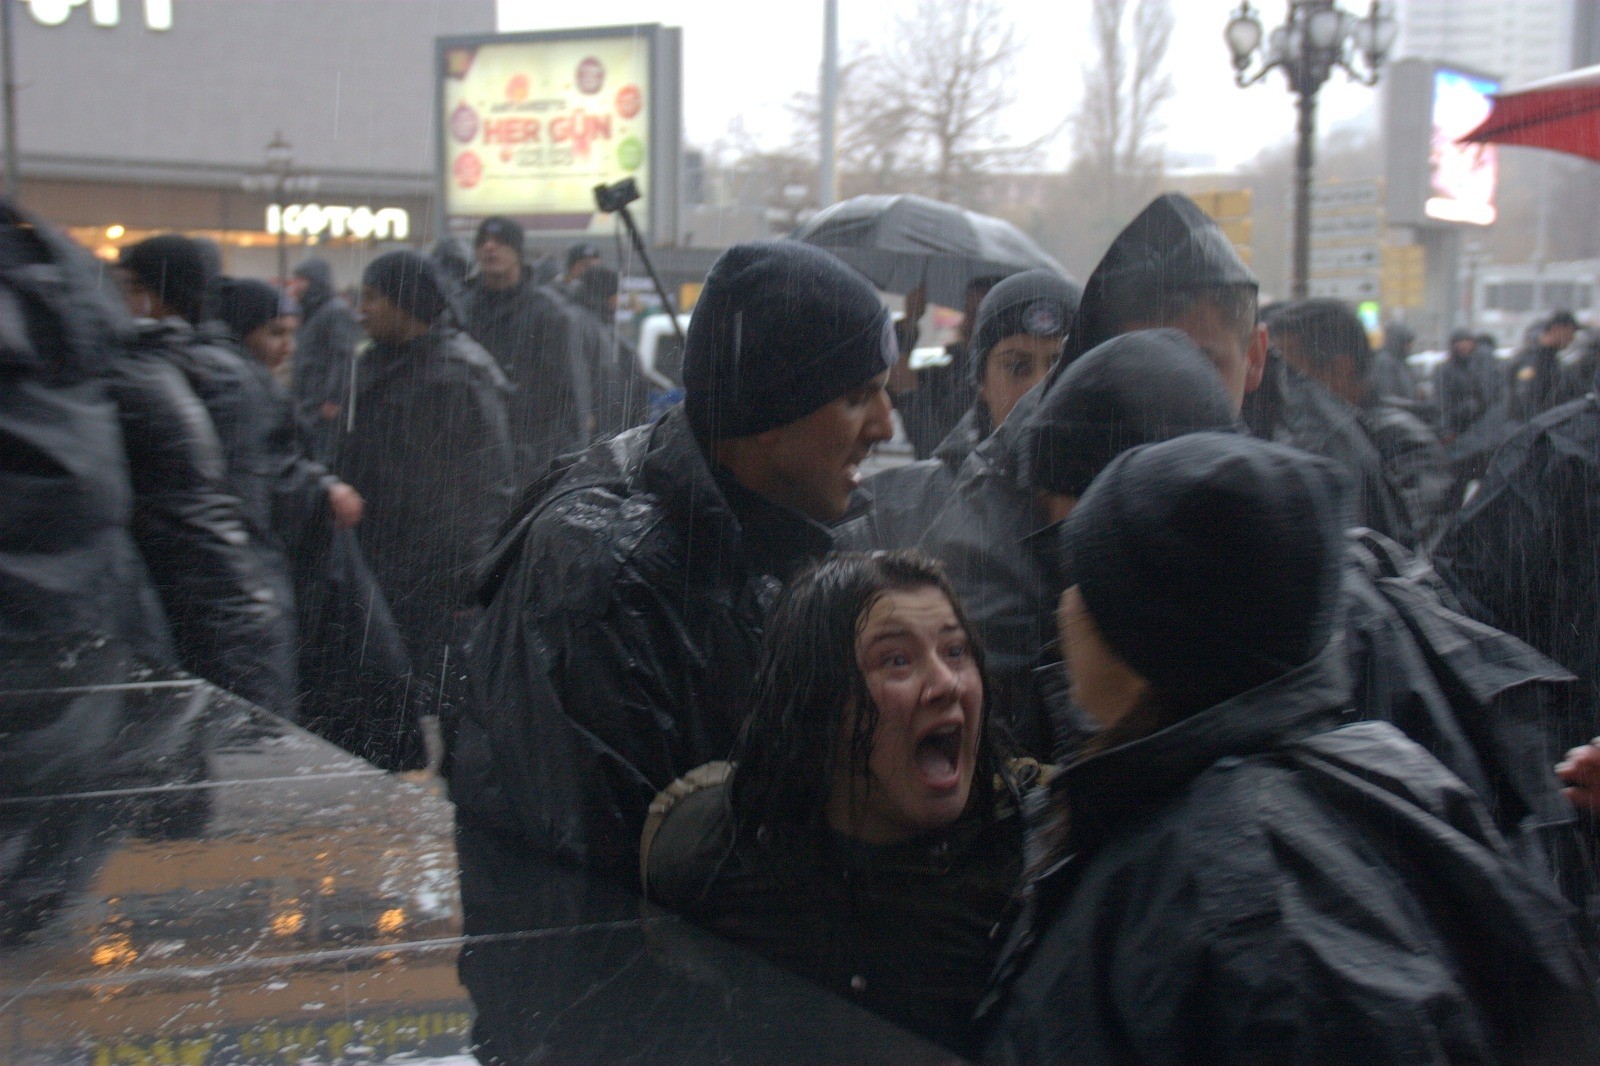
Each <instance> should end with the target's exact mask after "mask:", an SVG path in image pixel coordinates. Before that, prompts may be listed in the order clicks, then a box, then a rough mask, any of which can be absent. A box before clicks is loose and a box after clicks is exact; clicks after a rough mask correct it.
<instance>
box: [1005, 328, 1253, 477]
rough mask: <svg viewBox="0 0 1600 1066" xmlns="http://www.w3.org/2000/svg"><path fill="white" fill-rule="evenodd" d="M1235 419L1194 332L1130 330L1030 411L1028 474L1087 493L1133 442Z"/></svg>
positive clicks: (1025, 432)
mask: <svg viewBox="0 0 1600 1066" xmlns="http://www.w3.org/2000/svg"><path fill="white" fill-rule="evenodd" d="M1233 424H1234V417H1233V404H1232V401H1231V400H1230V399H1229V397H1228V390H1227V389H1226V388H1224V387H1223V384H1222V378H1221V376H1220V375H1219V374H1218V373H1217V370H1216V367H1214V366H1213V365H1212V363H1211V360H1209V359H1207V358H1206V356H1205V353H1204V352H1202V351H1201V350H1200V349H1199V348H1198V347H1197V346H1196V345H1195V343H1194V341H1192V340H1190V339H1189V338H1188V336H1187V335H1185V334H1183V333H1180V332H1178V331H1177V330H1175V329H1152V330H1140V331H1138V332H1135V333H1125V334H1123V335H1122V336H1120V337H1115V338H1113V339H1111V340H1109V341H1106V342H1105V343H1104V344H1102V345H1100V346H1099V347H1098V348H1096V349H1094V350H1093V351H1091V352H1089V353H1088V354H1087V355H1085V356H1083V357H1082V358H1081V359H1079V360H1078V361H1077V362H1075V363H1073V364H1072V365H1071V366H1069V367H1067V369H1066V370H1065V371H1063V372H1062V374H1061V376H1060V377H1059V378H1057V379H1056V380H1055V381H1054V382H1053V383H1052V384H1051V385H1050V390H1049V391H1048V392H1046V393H1045V394H1044V396H1043V397H1041V398H1040V400H1039V404H1038V406H1037V407H1035V408H1034V409H1033V410H1032V411H1031V412H1029V413H1028V416H1027V421H1026V422H1024V423H1023V427H1022V447H1021V462H1022V471H1023V473H1022V476H1023V478H1024V480H1025V481H1026V483H1027V484H1028V486H1029V487H1031V488H1035V489H1042V490H1044V491H1045V492H1054V493H1058V494H1060V495H1063V496H1082V495H1083V494H1084V491H1085V490H1087V489H1088V487H1089V483H1090V482H1091V481H1093V480H1094V479H1095V477H1096V476H1097V475H1098V474H1099V473H1100V471H1102V470H1104V469H1105V468H1106V466H1107V465H1108V464H1109V463H1110V462H1111V460H1113V459H1115V458H1116V457H1117V456H1119V455H1121V454H1122V453H1123V452H1125V451H1127V450H1128V449H1130V448H1136V447H1138V446H1139V445H1141V444H1151V443H1154V442H1155V441H1162V440H1170V439H1171V438H1173V437H1178V436H1182V435H1183V434H1185V433H1198V432H1201V431H1204V430H1216V431H1226V430H1228V429H1229V428H1230V427H1232V426H1233Z"/></svg>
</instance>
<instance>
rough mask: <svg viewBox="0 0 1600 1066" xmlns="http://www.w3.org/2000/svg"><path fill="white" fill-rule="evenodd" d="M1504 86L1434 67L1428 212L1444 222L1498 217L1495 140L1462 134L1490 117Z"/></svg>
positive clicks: (1488, 221) (1484, 222)
mask: <svg viewBox="0 0 1600 1066" xmlns="http://www.w3.org/2000/svg"><path fill="white" fill-rule="evenodd" d="M1499 91H1500V83H1499V82H1498V81H1495V80H1494V79H1492V78H1485V77H1481V76H1479V75H1475V74H1467V73H1464V72H1462V71H1459V70H1450V69H1448V68H1445V67H1440V68H1438V69H1436V70H1435V71H1434V72H1433V115H1432V119H1433V121H1432V134H1431V137H1430V138H1429V146H1428V198H1427V201H1426V202H1425V203H1424V205H1423V211H1424V213H1425V214H1426V215H1427V216H1428V217H1429V218H1432V219H1437V220H1439V221H1440V222H1466V223H1470V224H1472V225H1476V226H1487V225H1489V224H1491V223H1492V222H1494V220H1495V213H1496V212H1495V202H1494V196H1495V181H1496V179H1497V177H1498V159H1497V156H1496V153H1495V148H1494V145H1492V144H1461V143H1460V142H1459V139H1460V138H1461V137H1464V136H1465V135H1467V134H1468V133H1471V132H1472V131H1473V130H1474V129H1476V128H1477V127H1478V126H1479V125H1480V124H1482V122H1483V120H1484V119H1486V118H1488V117H1489V110H1490V108H1491V107H1492V106H1493V101H1492V100H1491V99H1490V98H1491V97H1492V96H1493V95H1494V94H1495V93H1497V92H1499Z"/></svg>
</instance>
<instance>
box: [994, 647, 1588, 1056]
mask: <svg viewBox="0 0 1600 1066" xmlns="http://www.w3.org/2000/svg"><path fill="white" fill-rule="evenodd" d="M1336 644H1337V642H1335V643H1334V644H1331V645H1330V646H1329V649H1327V650H1325V651H1324V652H1323V654H1322V655H1321V656H1319V658H1318V659H1315V660H1313V661H1312V662H1311V663H1309V664H1307V665H1306V666H1303V667H1301V668H1299V669H1297V670H1295V671H1293V672H1291V673H1289V674H1287V675H1285V676H1283V677H1282V678H1279V679H1277V680H1276V681H1273V682H1270V683H1268V684H1266V685H1263V686H1261V687H1259V688H1257V689H1255V690H1253V691H1250V692H1247V693H1244V694H1242V695H1240V696H1237V697H1235V698H1233V699H1231V700H1228V701H1226V702H1224V703H1222V704H1219V705H1217V706H1215V707H1212V708H1210V709H1209V710H1206V711H1203V712H1201V713H1200V714H1197V715H1195V716H1193V717H1191V718H1188V719H1186V720H1184V721H1181V722H1179V723H1177V724H1176V725H1173V726H1171V727H1169V728H1167V729H1164V730H1161V731H1159V732H1157V733H1154V734H1152V735H1149V736H1146V737H1144V738H1142V739H1139V740H1135V741H1132V742H1130V743H1126V744H1123V745H1120V746H1118V747H1115V748H1112V749H1111V750H1108V751H1105V752H1103V753H1100V754H1097V755H1094V756H1092V757H1090V758H1086V759H1084V760H1082V761H1080V762H1078V763H1076V764H1074V765H1072V766H1069V767H1067V768H1066V769H1064V770H1063V771H1062V772H1061V773H1060V774H1059V775H1057V777H1056V778H1055V780H1054V781H1053V782H1052V784H1051V786H1050V791H1051V801H1050V803H1051V811H1052V815H1053V816H1055V817H1059V818H1064V819H1065V820H1066V822H1065V826H1064V838H1063V837H1062V836H1058V837H1057V839H1056V846H1055V848H1054V849H1053V850H1051V851H1049V852H1048V853H1047V854H1046V855H1044V856H1043V857H1042V859H1041V863H1042V865H1043V868H1044V869H1045V872H1044V873H1043V874H1042V876H1040V877H1039V878H1037V879H1036V880H1035V881H1034V882H1033V883H1032V884H1031V886H1030V887H1029V888H1028V890H1027V893H1026V900H1027V903H1026V905H1025V908H1024V915H1023V917H1022V918H1021V919H1019V922H1018V925H1017V928H1016V930H1015V932H1014V933H1013V936H1012V939H1011V942H1010V944H1009V945H1008V947H1007V951H1006V954H1005V957H1004V958H1003V959H1002V961H1001V963H1000V965H999V967H998V968H997V981H998V988H999V992H998V995H997V999H996V1001H995V1002H993V1003H990V1004H989V1005H988V1010H987V1012H986V1014H987V1016H988V1017H990V1018H992V1019H994V1023H995V1025H994V1029H993V1032H992V1036H991V1039H990V1041H989V1044H988V1056H987V1057H988V1059H989V1061H991V1062H996V1063H1048V1062H1060V1063H1089V1062H1093V1063H1145V1064H1159V1063H1173V1064H1185V1066H1189V1064H1196V1063H1230V1064H1231V1063H1262V1064H1266V1063H1284V1062H1298V1063H1330V1064H1331V1063H1347V1062H1361V1063H1416V1062H1453V1063H1525V1062H1592V1061H1596V1060H1597V1057H1600V1003H1597V1001H1596V991H1595V973H1594V967H1593V961H1592V958H1591V956H1590V954H1589V951H1588V949H1587V948H1586V947H1584V946H1582V945H1581V944H1580V941H1579V938H1578V935H1577V933H1576V932H1575V928H1574V925H1573V923H1572V921H1571V918H1570V915H1569V912H1568V911H1567V910H1566V909H1565V907H1564V905H1563V904H1562V903H1561V902H1560V901H1559V900H1558V899H1557V898H1555V896H1554V895H1553V893H1552V892H1551V890H1550V889H1549V888H1548V887H1546V886H1545V885H1543V884H1542V883H1541V882H1540V881H1539V880H1538V879H1537V878H1535V877H1533V876H1531V875H1529V874H1528V873H1527V872H1525V871H1524V870H1523V869H1522V867H1520V866H1519V865H1518V864H1517V863H1516V862H1515V861H1513V860H1512V858H1511V856H1510V855H1509V854H1508V852H1507V851H1506V848H1505V844H1504V842H1503V841H1502V840H1501V838H1500V836H1499V834H1498V833H1497V832H1496V831H1495V829H1494V827H1493V825H1492V824H1491V823H1490V821H1489V819H1488V817H1487V816H1486V814H1485V812H1484V810H1483V808H1482V806H1481V805H1480V804H1479V803H1478V800H1477V798H1476V797H1475V796H1474V795H1472V793H1471V792H1470V791H1468V790H1467V789H1466V788H1464V787H1463V786H1462V784H1461V783H1460V781H1458V780H1457V779H1456V778H1455V777H1454V776H1453V775H1452V774H1450V773H1448V772H1447V771H1446V770H1445V769H1444V768H1443V767H1442V766H1440V765H1439V763H1438V762H1437V761H1436V760H1434V759H1433V758H1432V757H1431V756H1429V755H1428V754H1427V753H1426V752H1424V751H1422V750H1421V749H1420V748H1418V747H1417V746H1416V745H1414V744H1412V743H1411V742H1410V741H1408V740H1406V739H1405V738H1404V737H1402V736H1401V735H1400V734H1399V733H1398V732H1397V731H1396V730H1395V729H1394V728H1393V727H1391V726H1389V725H1387V724H1384V723H1380V722H1363V723H1358V724H1354V725H1343V724H1341V723H1342V711H1343V708H1344V707H1345V705H1346V704H1345V685H1344V683H1343V680H1342V677H1341V676H1340V674H1341V671H1340V670H1339V668H1338V666H1337V662H1338V660H1339V658H1340V657H1341V655H1342V650H1341V649H1339V648H1337V647H1336ZM1055 830H1056V832H1057V833H1058V834H1059V833H1061V832H1063V827H1062V826H1060V825H1058V826H1056V827H1055Z"/></svg>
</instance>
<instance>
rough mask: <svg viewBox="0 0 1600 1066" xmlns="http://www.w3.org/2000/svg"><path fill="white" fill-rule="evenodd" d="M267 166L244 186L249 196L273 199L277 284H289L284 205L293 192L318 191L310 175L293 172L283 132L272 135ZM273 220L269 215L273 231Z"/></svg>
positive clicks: (291, 152) (291, 155)
mask: <svg viewBox="0 0 1600 1066" xmlns="http://www.w3.org/2000/svg"><path fill="white" fill-rule="evenodd" d="M266 159H267V165H266V166H265V167H264V168H263V169H264V171H265V172H264V173H261V174H249V175H246V176H245V178H244V180H243V182H241V184H242V185H243V186H244V188H245V189H246V190H247V191H249V192H264V193H268V194H269V195H271V197H272V202H273V204H274V205H275V207H276V209H277V210H278V212H279V214H278V216H277V217H278V220H279V221H278V233H277V237H278V281H279V283H280V284H282V283H284V282H287V281H288V280H289V234H288V232H287V229H286V227H285V226H284V225H283V221H282V220H283V215H282V211H283V209H284V207H285V206H286V205H285V204H284V201H285V200H287V199H288V198H289V194H290V193H292V192H310V191H312V190H313V189H315V188H316V187H317V179H316V178H315V177H313V176H311V175H310V174H297V173H295V169H294V146H293V145H291V144H290V143H289V142H288V141H286V140H285V139H284V137H283V131H282V130H278V131H276V132H274V133H273V135H272V140H270V141H268V142H267V147H266ZM271 218H272V216H271V215H270V213H269V215H268V222H267V225H268V227H269V228H270V227H271V225H272V222H271Z"/></svg>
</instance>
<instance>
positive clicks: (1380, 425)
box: [1360, 398, 1459, 549]
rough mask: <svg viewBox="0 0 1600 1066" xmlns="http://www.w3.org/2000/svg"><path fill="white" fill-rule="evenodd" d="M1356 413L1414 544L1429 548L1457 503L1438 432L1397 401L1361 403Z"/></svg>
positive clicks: (1404, 404) (1446, 457) (1448, 463)
mask: <svg viewBox="0 0 1600 1066" xmlns="http://www.w3.org/2000/svg"><path fill="white" fill-rule="evenodd" d="M1360 415H1361V424H1362V426H1363V428H1365V429H1366V431H1367V439H1368V440H1370V441H1372V446H1373V447H1374V448H1375V449H1377V452H1378V458H1379V460H1380V462H1381V464H1382V467H1381V468H1382V470H1383V476H1384V480H1385V482H1386V483H1387V484H1388V485H1389V487H1390V489H1391V490H1392V491H1393V493H1394V495H1395V497H1396V498H1397V499H1398V500H1399V502H1400V505H1401V506H1402V507H1403V508H1404V509H1405V513H1406V516H1407V517H1408V518H1409V519H1410V521H1411V525H1412V527H1413V529H1414V530H1415V532H1416V538H1417V543H1418V546H1419V547H1421V548H1423V549H1426V548H1428V547H1430V546H1432V544H1433V542H1434V541H1436V540H1438V538H1439V534H1440V533H1441V532H1442V531H1443V525H1444V523H1445V522H1447V521H1448V520H1449V519H1450V516H1451V515H1452V514H1453V513H1454V511H1455V507H1456V504H1457V502H1458V501H1459V496H1458V495H1457V492H1456V478H1455V472H1454V471H1453V469H1452V468H1451V465H1450V458H1449V456H1448V455H1447V454H1446V453H1445V449H1444V445H1443V444H1441V443H1439V435H1438V434H1437V433H1435V432H1434V431H1433V427H1431V426H1429V425H1428V424H1427V423H1426V422H1424V421H1423V420H1422V419H1421V418H1419V417H1418V416H1417V415H1416V414H1415V413H1414V412H1413V411H1412V409H1411V405H1409V404H1406V403H1404V402H1402V401H1396V400H1392V399H1388V398H1384V399H1380V400H1378V401H1377V402H1376V403H1373V404H1370V405H1368V406H1366V407H1363V408H1362V409H1361V412H1360Z"/></svg>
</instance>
